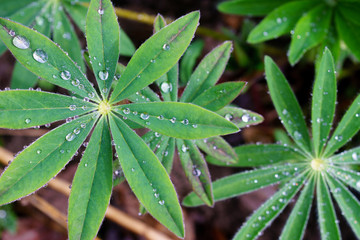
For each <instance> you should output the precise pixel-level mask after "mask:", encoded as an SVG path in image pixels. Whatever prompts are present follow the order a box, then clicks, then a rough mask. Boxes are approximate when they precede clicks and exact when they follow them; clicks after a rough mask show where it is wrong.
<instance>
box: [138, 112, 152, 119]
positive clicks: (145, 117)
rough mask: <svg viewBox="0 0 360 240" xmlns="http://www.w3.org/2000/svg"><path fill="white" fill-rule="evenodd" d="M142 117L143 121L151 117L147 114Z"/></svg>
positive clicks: (141, 115) (142, 114)
mask: <svg viewBox="0 0 360 240" xmlns="http://www.w3.org/2000/svg"><path fill="white" fill-rule="evenodd" d="M140 117H141V119H144V120H147V119H149V117H150V116H149V114H147V113H141V114H140Z"/></svg>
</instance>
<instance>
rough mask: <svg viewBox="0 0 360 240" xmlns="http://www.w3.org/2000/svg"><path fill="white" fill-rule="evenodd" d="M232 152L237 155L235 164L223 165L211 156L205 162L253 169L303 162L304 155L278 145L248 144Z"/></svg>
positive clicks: (224, 164)
mask: <svg viewBox="0 0 360 240" xmlns="http://www.w3.org/2000/svg"><path fill="white" fill-rule="evenodd" d="M234 150H235V152H236V154H237V159H236V162H235V163H230V162H227V163H224V162H223V161H219V160H217V159H215V158H213V157H211V156H208V157H207V158H206V160H207V161H208V162H209V163H211V164H215V165H220V166H232V167H255V166H266V165H270V164H274V163H284V162H293V161H295V160H300V161H304V155H302V154H301V153H300V152H299V150H298V149H296V148H292V147H289V146H283V145H278V144H263V145H257V144H254V145H252V144H248V145H242V146H238V147H235V148H234Z"/></svg>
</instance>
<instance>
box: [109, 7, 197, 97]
mask: <svg viewBox="0 0 360 240" xmlns="http://www.w3.org/2000/svg"><path fill="white" fill-rule="evenodd" d="M199 15H200V14H199V12H192V13H189V14H188V15H186V16H184V17H181V18H179V19H178V20H176V21H175V22H173V23H171V24H169V25H167V26H166V27H164V28H163V29H161V30H160V31H159V32H157V33H156V34H154V35H153V36H152V37H151V38H149V39H148V40H147V41H146V42H145V43H144V44H142V45H141V46H140V47H139V49H138V50H137V51H136V52H135V54H134V56H133V57H132V58H131V60H130V62H129V64H128V65H127V67H126V70H125V71H124V73H123V74H122V75H121V77H120V79H119V83H118V84H117V86H116V88H115V90H114V92H113V93H112V95H111V98H110V102H111V103H114V102H118V101H120V100H122V99H124V98H126V97H128V96H130V95H131V94H133V93H135V92H136V91H138V90H140V89H142V88H144V87H146V86H148V85H149V84H150V83H152V82H153V81H155V80H156V79H157V78H159V77H160V76H162V75H163V74H164V73H166V72H168V71H169V70H170V68H171V67H172V66H174V65H175V63H176V62H177V61H178V60H179V58H180V57H181V55H182V54H183V53H184V51H185V49H186V48H187V46H188V45H189V43H190V41H191V39H192V38H193V36H194V33H195V30H196V27H197V25H198V22H199Z"/></svg>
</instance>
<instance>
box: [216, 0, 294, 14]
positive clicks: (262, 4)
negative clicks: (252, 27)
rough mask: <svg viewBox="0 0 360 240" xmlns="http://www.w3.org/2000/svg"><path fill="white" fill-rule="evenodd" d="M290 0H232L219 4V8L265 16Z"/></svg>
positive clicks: (223, 10) (232, 12)
mask: <svg viewBox="0 0 360 240" xmlns="http://www.w3.org/2000/svg"><path fill="white" fill-rule="evenodd" d="M287 1H288V0H273V1H268V0H257V1H253V0H232V1H226V2H223V3H221V4H219V5H218V9H219V10H220V11H221V12H224V13H230V14H239V15H251V16H263V15H266V14H268V13H269V12H271V11H272V10H274V9H275V8H277V7H278V6H280V5H282V4H284V3H286V2H287Z"/></svg>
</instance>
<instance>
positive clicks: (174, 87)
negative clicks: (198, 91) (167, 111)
mask: <svg viewBox="0 0 360 240" xmlns="http://www.w3.org/2000/svg"><path fill="white" fill-rule="evenodd" d="M178 78H179V64H178V63H176V64H175V66H174V67H172V68H171V69H170V70H169V71H168V72H167V73H166V74H164V75H162V76H161V77H160V78H159V79H157V80H156V83H157V85H158V86H159V88H160V91H161V96H162V98H163V100H164V101H168V102H169V101H173V102H177V100H178Z"/></svg>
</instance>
